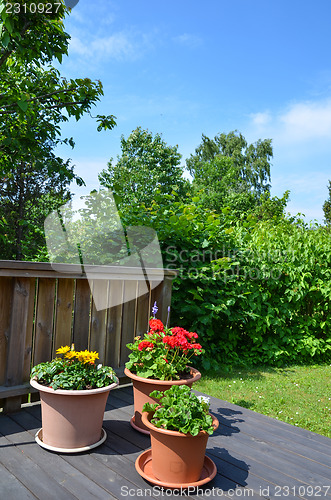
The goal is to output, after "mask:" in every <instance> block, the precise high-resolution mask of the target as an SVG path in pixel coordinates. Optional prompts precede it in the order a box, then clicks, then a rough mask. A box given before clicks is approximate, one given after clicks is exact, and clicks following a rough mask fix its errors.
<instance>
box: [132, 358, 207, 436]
mask: <svg viewBox="0 0 331 500" xmlns="http://www.w3.org/2000/svg"><path fill="white" fill-rule="evenodd" d="M189 368H190V372H189V374H188V378H187V379H186V378H183V379H180V380H158V379H153V378H143V377H139V376H138V375H136V374H135V373H132V372H130V370H128V369H127V368H125V369H124V374H125V375H126V376H127V377H129V378H131V380H132V383H133V400H134V421H132V420H131V425H132V426H133V427H134V428H135V429H136V430H138V431H140V432H143V433H144V434H149V429H147V427H146V425H144V424H143V422H142V420H141V414H142V411H143V406H144V404H145V403H151V404H153V403H157V402H158V400H157V399H154V398H151V397H150V395H149V394H150V393H151V392H152V391H155V390H158V391H166V390H168V389H170V387H171V386H173V385H187V386H188V387H192V384H193V383H194V382H197V381H198V380H199V379H200V378H201V373H200V372H199V371H198V370H197V369H196V368H191V367H189Z"/></svg>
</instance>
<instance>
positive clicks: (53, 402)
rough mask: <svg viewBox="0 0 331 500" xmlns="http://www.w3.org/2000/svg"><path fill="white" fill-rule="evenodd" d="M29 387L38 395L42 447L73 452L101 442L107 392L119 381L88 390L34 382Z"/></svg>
mask: <svg viewBox="0 0 331 500" xmlns="http://www.w3.org/2000/svg"><path fill="white" fill-rule="evenodd" d="M30 384H31V385H32V387H34V388H36V389H38V391H39V393H40V401H41V418H42V441H43V443H44V444H45V445H48V446H51V447H53V448H59V449H66V450H68V449H70V450H73V451H74V450H75V448H77V449H79V448H83V447H86V446H91V445H93V444H95V443H97V442H98V441H100V436H101V431H102V422H103V416H104V412H105V407H106V402H107V398H108V395H109V391H110V390H111V389H113V388H114V387H116V386H117V385H118V382H114V383H113V384H111V385H108V386H106V387H101V388H100V389H91V390H64V389H57V390H54V389H51V388H50V387H47V386H45V385H41V384H39V383H38V382H37V381H36V380H34V379H32V380H30Z"/></svg>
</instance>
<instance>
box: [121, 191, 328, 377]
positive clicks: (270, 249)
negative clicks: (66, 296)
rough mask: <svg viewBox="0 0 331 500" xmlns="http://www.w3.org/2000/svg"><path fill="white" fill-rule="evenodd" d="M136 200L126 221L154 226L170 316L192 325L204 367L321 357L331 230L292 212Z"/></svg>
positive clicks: (324, 342) (324, 352)
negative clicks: (166, 272) (243, 212)
mask: <svg viewBox="0 0 331 500" xmlns="http://www.w3.org/2000/svg"><path fill="white" fill-rule="evenodd" d="M170 199H171V197H169V199H168V201H169V203H168V202H167V203H165V202H164V199H163V200H161V202H160V201H157V200H156V201H155V202H154V203H153V204H152V206H151V207H150V208H149V209H144V207H143V206H136V207H134V208H133V210H131V211H128V212H127V213H126V214H124V213H123V214H122V215H123V220H124V222H125V223H126V224H128V225H129V224H132V225H135V224H136V225H139V224H142V225H144V224H145V225H151V226H152V227H153V228H154V229H155V230H156V231H157V233H158V237H159V240H160V243H161V246H162V252H163V262H164V266H165V267H166V268H172V269H178V270H179V275H178V277H177V278H176V280H175V281H174V283H173V297H172V318H171V321H172V322H173V323H178V324H181V325H182V326H183V327H184V328H186V329H189V330H194V331H196V332H197V333H198V334H199V338H200V340H201V343H202V344H203V346H204V348H205V354H204V356H203V357H201V358H203V359H202V361H201V362H202V363H203V366H204V368H206V369H208V368H209V367H211V366H216V365H217V364H219V363H238V362H243V363H246V364H261V363H268V364H271V365H281V364H284V363H288V362H296V363H300V362H307V361H309V360H311V359H314V360H315V361H316V360H322V359H323V360H325V359H329V357H330V354H331V328H330V327H331V315H330V314H329V312H330V297H331V252H330V248H331V246H330V243H331V232H330V230H329V229H327V228H325V227H320V226H313V227H308V226H306V225H305V224H304V223H303V222H302V221H300V220H299V219H297V220H295V219H293V220H288V219H286V218H278V219H277V220H266V221H257V219H255V218H254V217H253V216H252V215H251V216H248V217H246V218H243V219H242V220H241V221H238V220H236V219H235V218H234V217H233V216H232V215H231V213H229V209H224V210H223V214H221V215H218V214H215V213H213V212H211V211H208V210H207V209H205V208H203V207H202V206H201V205H199V199H198V198H192V199H191V200H190V202H189V203H187V202H186V203H184V202H181V201H178V199H177V198H176V196H175V195H174V196H173V199H172V200H171V201H172V203H170Z"/></svg>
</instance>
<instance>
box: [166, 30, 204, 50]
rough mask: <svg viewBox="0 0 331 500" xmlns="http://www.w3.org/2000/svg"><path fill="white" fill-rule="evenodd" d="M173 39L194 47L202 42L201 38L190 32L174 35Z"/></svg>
mask: <svg viewBox="0 0 331 500" xmlns="http://www.w3.org/2000/svg"><path fill="white" fill-rule="evenodd" d="M173 40H174V41H175V42H177V43H180V44H181V45H186V46H187V47H190V48H195V47H197V46H198V45H201V43H202V40H201V38H199V37H198V36H196V35H192V34H190V33H183V34H182V35H178V36H175V37H174V38H173Z"/></svg>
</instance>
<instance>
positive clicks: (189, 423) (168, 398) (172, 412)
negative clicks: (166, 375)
mask: <svg viewBox="0 0 331 500" xmlns="http://www.w3.org/2000/svg"><path fill="white" fill-rule="evenodd" d="M150 396H151V397H152V398H156V399H158V400H159V401H160V402H159V403H155V404H150V403H145V404H144V406H143V411H147V412H154V415H153V418H152V419H151V423H152V424H154V425H155V427H158V428H162V429H168V430H171V431H178V432H182V433H183V434H191V435H192V436H196V435H197V434H199V432H200V431H206V432H207V433H208V434H213V432H214V428H213V418H212V416H211V415H210V414H209V399H208V398H206V397H203V396H200V397H198V396H196V395H195V394H194V392H192V391H191V389H190V388H189V387H187V386H186V385H173V386H171V388H170V389H168V390H167V391H164V392H162V391H153V392H151V393H150Z"/></svg>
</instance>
